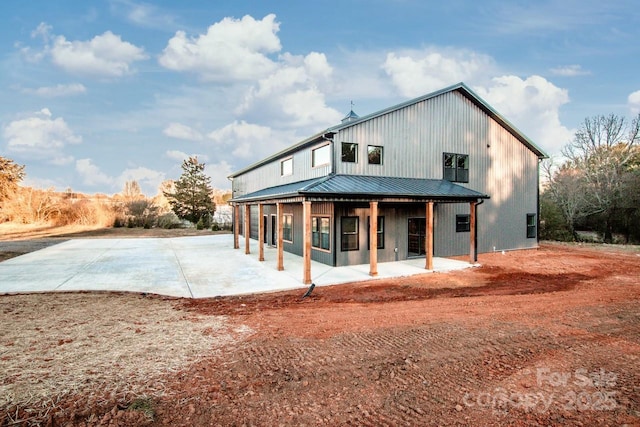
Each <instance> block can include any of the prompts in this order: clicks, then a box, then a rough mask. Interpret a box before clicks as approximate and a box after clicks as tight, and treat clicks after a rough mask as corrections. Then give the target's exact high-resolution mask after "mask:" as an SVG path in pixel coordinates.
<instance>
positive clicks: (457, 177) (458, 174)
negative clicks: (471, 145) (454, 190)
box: [442, 152, 469, 183]
mask: <svg viewBox="0 0 640 427" xmlns="http://www.w3.org/2000/svg"><path fill="white" fill-rule="evenodd" d="M447 156H453V159H452V164H453V167H447ZM461 158H465V159H466V165H467V167H466V168H465V167H462V168H461V167H459V166H458V165H459V163H458V162H459V160H460V159H461ZM442 178H443V179H446V180H447V181H450V182H463V183H466V182H469V155H468V154H459V153H447V152H445V153H442Z"/></svg>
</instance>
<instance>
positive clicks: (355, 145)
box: [340, 141, 358, 163]
mask: <svg viewBox="0 0 640 427" xmlns="http://www.w3.org/2000/svg"><path fill="white" fill-rule="evenodd" d="M346 144H348V145H353V146H354V149H353V157H354V159H353V160H345V159H344V146H345V145H346ZM340 158H341V159H342V162H344V163H358V143H357V142H347V141H342V144H341V146H340Z"/></svg>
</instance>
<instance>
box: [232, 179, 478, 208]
mask: <svg viewBox="0 0 640 427" xmlns="http://www.w3.org/2000/svg"><path fill="white" fill-rule="evenodd" d="M293 196H311V197H331V196H333V197H350V198H358V197H366V198H375V199H379V198H413V199H438V200H460V199H465V200H468V199H487V198H489V196H487V195H486V194H483V193H480V192H478V191H475V190H471V189H469V188H466V187H463V186H462V185H458V184H454V183H453V182H449V181H446V180H443V179H420V178H400V177H390V176H363V175H328V176H325V177H321V178H314V179H309V180H306V181H299V182H294V183H291V184H285V185H278V186H276V187H270V188H265V189H262V190H259V191H255V192H253V193H249V194H245V195H244V196H240V197H237V198H234V199H232V200H231V201H232V202H243V201H259V200H267V199H280V198H285V197H293Z"/></svg>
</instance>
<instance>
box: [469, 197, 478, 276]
mask: <svg viewBox="0 0 640 427" xmlns="http://www.w3.org/2000/svg"><path fill="white" fill-rule="evenodd" d="M477 203H478V202H470V203H469V226H470V229H469V231H470V233H469V263H471V264H474V263H475V262H476V204H477Z"/></svg>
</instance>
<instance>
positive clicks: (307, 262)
mask: <svg viewBox="0 0 640 427" xmlns="http://www.w3.org/2000/svg"><path fill="white" fill-rule="evenodd" d="M302 216H303V217H304V235H303V239H302V241H303V249H302V258H303V273H302V283H304V284H305V285H309V284H311V202H309V201H304V202H302Z"/></svg>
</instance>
